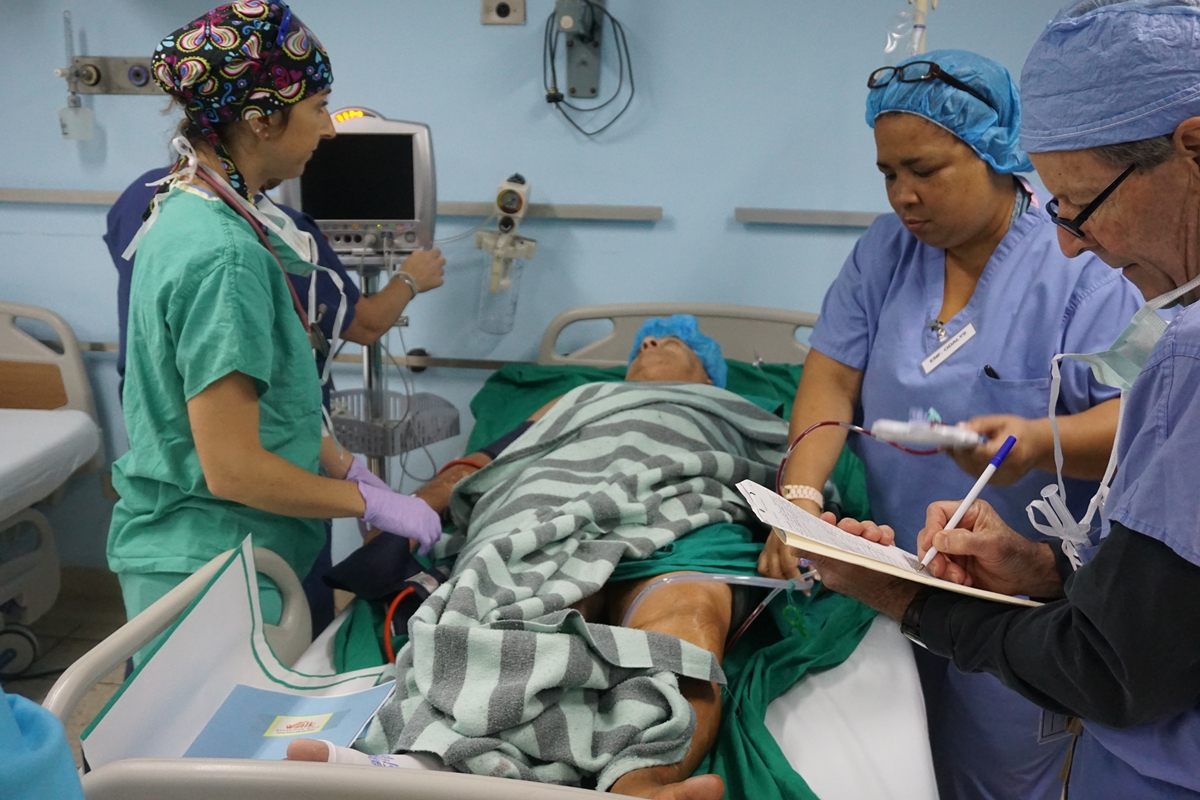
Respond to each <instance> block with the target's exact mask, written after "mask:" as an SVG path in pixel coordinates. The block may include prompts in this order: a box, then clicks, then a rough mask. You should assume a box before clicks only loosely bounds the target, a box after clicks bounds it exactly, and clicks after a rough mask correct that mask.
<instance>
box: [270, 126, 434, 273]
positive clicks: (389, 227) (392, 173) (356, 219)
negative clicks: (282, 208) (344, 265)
mask: <svg viewBox="0 0 1200 800" xmlns="http://www.w3.org/2000/svg"><path fill="white" fill-rule="evenodd" d="M332 116H333V127H334V130H335V131H336V132H337V137H336V138H333V139H326V140H325V141H323V142H321V145H320V146H319V147H318V148H317V150H316V152H315V153H313V157H312V160H311V161H309V162H308V166H307V167H305V169H304V174H303V175H302V176H300V177H299V178H297V179H294V180H290V181H287V182H285V183H284V184H283V186H282V188H281V192H282V195H281V199H282V200H283V202H284V203H286V204H287V205H289V206H292V207H293V208H298V209H300V210H301V211H304V212H305V213H306V214H308V215H310V216H311V217H312V218H313V219H315V220H316V221H317V225H318V226H320V228H321V230H322V231H323V232H324V233H325V235H326V236H327V237H328V239H329V243H330V244H331V245H332V246H333V249H334V250H335V251H336V252H337V253H338V255H341V256H348V255H349V256H359V257H365V258H368V259H370V258H372V257H381V256H384V255H385V254H388V253H406V252H411V251H413V250H420V249H424V248H429V247H432V246H433V228H434V218H435V215H436V214H437V183H436V180H435V177H434V168H433V144H432V141H431V139H430V136H429V127H428V126H427V125H422V124H420V123H418V122H400V121H399V120H392V119H385V118H384V117H382V116H381V115H379V114H378V113H376V112H374V111H371V110H370V109H367V108H357V107H356V108H343V109H341V110H340V111H335V112H333V115H332Z"/></svg>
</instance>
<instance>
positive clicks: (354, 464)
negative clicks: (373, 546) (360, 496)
mask: <svg viewBox="0 0 1200 800" xmlns="http://www.w3.org/2000/svg"><path fill="white" fill-rule="evenodd" d="M346 480H348V481H354V482H355V483H357V484H360V485H361V484H363V483H366V484H367V485H369V486H374V487H375V488H376V489H390V488H391V487H390V486H388V485H387V484H386V483H384V482H383V479H382V478H380V477H379V476H378V475H376V474H375V473H374V472H371V470H370V468H368V467H367V465H366V464H364V463H363V462H362V461H360V460H359V459H357V458H355V459H352V460H351V461H350V469H348V470H346ZM355 522H357V523H358V535H359V536H366V535H367V534H368V533H369V532H370V531H371V526H370V525H368V524H367V523H366V522H365V521H364V520H363V518H362V517H359V518H358V519H356V520H355Z"/></svg>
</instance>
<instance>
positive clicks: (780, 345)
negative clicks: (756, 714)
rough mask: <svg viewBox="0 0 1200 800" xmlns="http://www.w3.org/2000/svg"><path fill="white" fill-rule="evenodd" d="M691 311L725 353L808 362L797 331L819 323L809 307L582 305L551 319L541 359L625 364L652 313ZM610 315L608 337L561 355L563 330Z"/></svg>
mask: <svg viewBox="0 0 1200 800" xmlns="http://www.w3.org/2000/svg"><path fill="white" fill-rule="evenodd" d="M672 314H692V315H693V316H695V317H696V319H697V321H698V322H699V326H700V332H701V333H704V334H707V335H708V336H711V337H712V338H714V339H716V340H717V342H718V343H720V345H721V352H722V354H723V355H724V356H725V358H732V359H736V360H738V361H749V362H756V361H765V362H770V363H778V364H803V363H804V359H805V358H807V357H808V345H806V344H804V343H802V342H800V341H799V340H798V339H796V331H798V330H799V329H801V328H811V327H813V326H814V325H816V324H817V315H816V314H812V313H809V312H807V311H785V310H782V309H778V308H755V307H754V306H723V305H717V304H713V303H624V304H616V305H604V306H579V307H578V308H573V309H571V310H570V311H565V312H563V313H562V314H559V315H558V316H557V317H555V318H554V319H553V320H551V321H550V325H549V326H547V328H546V333H545V335H544V336H543V337H542V349H541V352H540V353H539V354H538V363H539V364H575V365H578V366H589V367H617V366H622V367H623V366H625V364H627V363H628V361H629V351H630V350H632V349H633V337H634V335H635V334H636V333H637V330H638V328H640V327H641V326H642V323H643V322H645V321H646V320H647V319H650V318H651V317H669V316H671V315H672ZM593 320H608V321H610V322H612V325H613V329H612V331H611V332H610V333H608V334H607V335H606V336H603V337H601V338H600V339H597V340H596V341H594V342H591V343H590V344H587V345H584V346H583V347H580V348H578V349H577V350H575V351H573V352H571V353H569V354H567V355H560V354H559V353H558V351H557V350H556V349H555V345H556V344H557V342H558V339H559V336H560V335H561V334H562V332H563V330H564V329H565V328H566V327H567V326H568V325H571V324H573V323H576V322H589V321H593Z"/></svg>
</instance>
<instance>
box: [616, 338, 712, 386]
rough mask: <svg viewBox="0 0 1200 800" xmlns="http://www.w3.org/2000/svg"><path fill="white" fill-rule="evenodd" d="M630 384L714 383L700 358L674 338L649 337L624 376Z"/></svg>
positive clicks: (643, 341)
mask: <svg viewBox="0 0 1200 800" xmlns="http://www.w3.org/2000/svg"><path fill="white" fill-rule="evenodd" d="M625 380H627V381H676V382H679V383H712V381H711V380H709V377H708V373H707V372H705V371H704V364H703V363H702V362H701V361H700V356H698V355H696V353H695V352H694V351H693V350H692V348H690V347H688V346H687V345H686V344H684V343H683V341H682V340H681V339H678V338H676V337H674V336H665V337H663V338H662V339H659V338H656V337H654V336H647V337H646V338H645V339H643V340H642V346H641V347H640V348H639V349H638V354H637V356H636V357H635V358H634V359H633V363H632V364H630V365H629V370H628V371H627V372H626V373H625Z"/></svg>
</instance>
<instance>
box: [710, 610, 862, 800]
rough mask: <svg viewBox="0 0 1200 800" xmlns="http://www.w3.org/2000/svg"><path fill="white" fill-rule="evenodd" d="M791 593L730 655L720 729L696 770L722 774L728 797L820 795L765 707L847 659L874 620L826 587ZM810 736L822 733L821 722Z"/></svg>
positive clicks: (803, 799) (756, 799)
mask: <svg viewBox="0 0 1200 800" xmlns="http://www.w3.org/2000/svg"><path fill="white" fill-rule="evenodd" d="M790 594H791V596H790V597H789V596H788V593H783V594H780V595H779V596H778V597H776V598H775V600H773V601H772V602H771V605H770V611H771V616H772V618H773V619H774V622H775V624H771V623H770V622H769V621H768V622H767V623H766V624H761V623H759V622H756V623H755V624H754V625H753V626H751V628H750V630H748V631H747V632H746V635H745V636H743V637H742V639H741V641H739V642H738V643H737V645H736V646H735V647H734V649H733V652H731V653H730V654H729V655H728V656H726V658H725V664H724V667H725V677H726V679H727V680H728V684H727V685H726V687H725V694H724V702H723V706H722V713H721V727H720V729H719V732H718V734H717V741H716V744H715V745H714V746H713V749H712V750H710V751H709V754H708V756H707V757H706V758H705V759H704V760H703V761H702V762H700V766H699V767H697V769H696V774H698V775H699V774H704V773H709V772H711V773H716V774H717V775H720V776H721V777H722V778H724V779H725V796H726V797H727V798H730V800H740V799H741V798H744V799H745V800H816V798H817V796H816V795H815V794H814V793H813V791H812V789H810V788H809V787H808V784H807V783H805V782H804V778H803V777H801V776H800V775H799V774H798V773H797V772H796V771H795V770H794V769H792V766H791V764H789V763H788V761H787V758H786V757H785V756H784V754H783V751H782V750H780V749H779V745H778V744H777V743H776V741H775V738H774V737H773V736H771V732H770V731H768V730H767V726H766V723H765V722H764V719H765V717H766V713H767V706H768V705H769V704H770V702H771V701H772V700H774V699H775V698H776V697H778V696H779V695H781V694H783V693H784V692H786V691H787V690H788V689H791V688H792V686H794V685H795V684H796V682H797V681H799V680H801V679H802V678H803V677H804V676H805V675H807V674H809V673H810V672H820V671H822V670H826V669H829V668H831V667H835V666H837V665H838V664H840V663H842V662H843V661H845V660H846V659H847V658H849V657H850V654H851V653H853V652H854V648H856V647H858V643H859V642H860V641H862V638H863V637H864V636H865V635H866V634H867V629H868V628H870V626H871V620H873V619H874V618H875V612H874V611H873V610H872V609H870V608H868V607H867V606H864V605H863V604H862V603H859V602H858V601H857V600H853V599H851V598H849V597H844V596H842V595H840V594H834V593H832V592H828V591H825V590H823V589H816V590H814V591H813V593H812V596H811V597H805V596H804V595H803V594H801V593H800V592H792V593H790ZM812 736H813V737H814V739H815V738H819V737H820V736H821V720H819V719H814V720H813V724H812Z"/></svg>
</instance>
